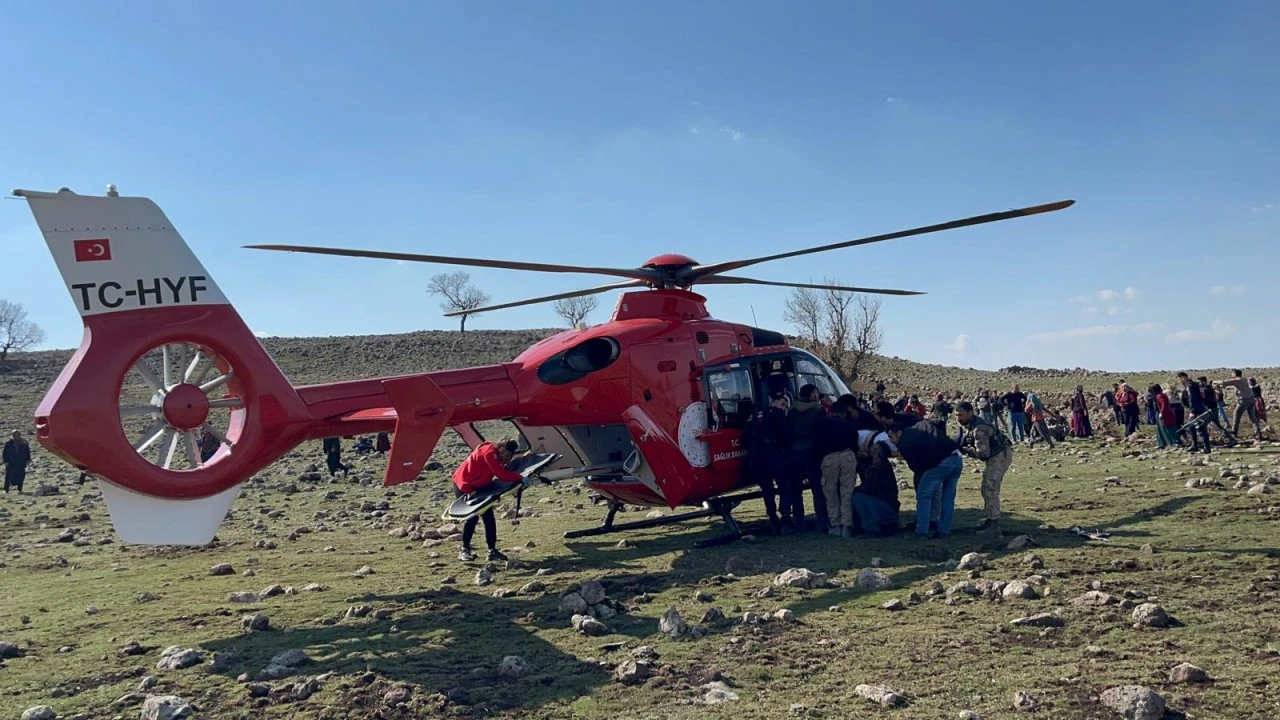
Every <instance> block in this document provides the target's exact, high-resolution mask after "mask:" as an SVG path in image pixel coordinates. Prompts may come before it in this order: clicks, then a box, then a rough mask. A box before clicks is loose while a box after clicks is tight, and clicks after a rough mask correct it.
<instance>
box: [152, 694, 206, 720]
mask: <svg viewBox="0 0 1280 720" xmlns="http://www.w3.org/2000/svg"><path fill="white" fill-rule="evenodd" d="M194 714H195V709H194V708H192V707H191V706H190V705H188V704H187V701H186V700H183V699H182V698H180V697H178V696H177V695H152V696H151V697H149V698H147V699H146V700H144V701H143V703H142V716H141V717H142V720H178V718H185V717H191V716H192V715H194Z"/></svg>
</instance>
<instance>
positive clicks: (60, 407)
mask: <svg viewBox="0 0 1280 720" xmlns="http://www.w3.org/2000/svg"><path fill="white" fill-rule="evenodd" d="M13 195H14V196H15V197H19V198H23V199H25V200H26V201H27V203H28V206H29V208H30V210H31V212H32V214H33V215H34V217H35V220H36V223H37V225H38V226H39V229H40V232H41V233H42V235H43V236H44V238H45V241H46V243H47V244H48V247H49V251H50V253H51V254H52V255H53V259H54V262H55V264H56V266H57V268H58V271H59V273H60V274H61V276H62V279H63V282H64V283H65V285H66V289H67V291H68V293H69V295H70V298H71V300H72V302H73V303H74V305H75V307H76V310H77V311H78V312H79V314H80V316H81V319H82V321H83V324H84V328H85V330H84V337H83V340H82V342H81V344H80V346H79V348H78V349H77V350H76V352H75V354H74V355H73V356H72V357H71V359H70V360H69V361H68V363H67V365H66V366H65V367H64V368H63V370H62V372H61V374H60V375H59V376H58V378H57V380H56V381H55V382H54V384H53V385H52V386H51V387H50V388H49V390H48V391H47V393H46V395H45V396H44V398H43V399H42V401H41V402H40V404H39V406H38V407H37V409H36V411H35V417H34V425H35V428H34V435H35V437H36V439H37V441H38V442H39V443H40V444H41V445H43V446H44V447H45V448H46V449H48V450H49V451H50V452H51V453H53V454H54V455H56V456H57V457H59V458H61V459H62V460H64V461H66V462H67V463H69V464H71V465H72V466H74V467H76V468H78V469H80V471H81V472H83V473H85V474H87V475H89V476H91V477H93V478H95V479H96V480H97V481H98V484H99V486H100V488H101V491H102V496H103V499H104V501H105V502H106V505H107V509H108V512H109V513H110V515H111V520H112V524H113V527H114V529H115V531H116V533H117V534H118V535H119V536H120V538H121V539H122V540H124V541H125V542H129V543H135V544H152V545H205V544H208V543H209V542H210V541H211V540H212V539H213V537H214V536H215V534H216V531H217V529H218V527H219V526H220V524H221V523H222V521H223V520H224V518H225V517H226V516H227V513H228V511H229V510H230V508H231V506H232V504H233V503H234V501H235V499H236V497H237V496H238V494H239V493H240V491H241V488H242V486H243V485H244V484H245V483H246V482H247V481H249V480H251V479H252V478H254V476H255V474H257V473H259V472H261V471H263V470H264V469H266V468H267V467H268V466H269V465H271V464H272V463H273V462H275V461H276V460H278V459H279V458H281V457H282V456H284V455H285V454H286V453H288V452H290V451H291V450H292V449H294V448H295V447H297V446H298V445H300V444H301V443H303V442H307V441H311V440H318V439H323V438H329V437H339V436H342V437H350V436H353V435H361V434H373V433H381V432H389V433H392V434H393V438H394V440H393V442H392V446H391V450H390V452H389V453H388V458H387V464H386V468H385V471H384V474H383V478H382V484H383V485H384V486H395V485H399V484H402V483H407V482H412V481H415V480H418V479H419V478H420V474H421V473H422V472H423V470H424V467H425V465H426V463H427V462H428V460H429V458H430V456H431V454H432V452H433V450H434V449H435V448H436V446H437V444H438V443H439V442H440V440H441V437H442V435H443V433H444V432H445V431H446V430H448V429H452V430H453V431H455V432H456V433H457V434H458V435H459V436H460V437H461V438H462V439H463V440H464V441H465V442H466V443H467V444H468V445H469V446H471V447H472V448H475V447H477V446H478V445H479V444H481V443H482V442H485V441H486V438H485V437H484V436H483V434H482V431H481V429H480V426H481V424H483V423H485V422H487V421H495V420H502V421H507V422H509V423H510V424H511V425H512V426H514V428H515V429H516V430H517V431H518V434H519V438H518V442H519V444H520V447H521V450H522V456H523V457H524V460H523V461H522V462H523V466H524V467H525V468H526V471H527V474H528V473H532V474H536V476H537V477H538V478H539V479H541V480H543V481H544V482H559V481H564V480H568V479H571V478H581V479H582V482H583V483H584V484H585V486H586V487H587V488H588V489H589V490H591V491H592V492H594V493H595V494H596V495H598V496H599V497H600V498H603V500H604V501H605V502H607V508H608V509H607V514H606V517H605V518H604V520H603V522H602V523H601V525H600V526H598V527H591V528H584V529H580V530H572V531H569V532H566V533H565V537H566V538H574V537H584V536H591V535H599V534H604V533H610V532H618V531H625V530H633V529H639V528H644V527H653V526H657V525H664V524H669V523H679V522H684V521H688V520H692V519H696V518H706V517H717V516H718V517H719V518H720V519H721V520H723V521H724V523H725V524H726V525H727V526H728V528H729V531H730V532H729V534H728V535H726V536H725V539H730V540H731V539H734V538H737V537H740V536H741V535H742V530H741V528H740V527H739V525H738V524H737V522H736V521H735V519H734V517H733V514H732V513H733V511H734V509H735V508H736V507H737V506H738V505H739V504H741V503H742V502H744V501H746V500H750V499H755V498H759V497H760V492H759V491H754V492H753V491H752V490H751V488H752V487H753V485H752V483H751V482H750V480H749V479H748V478H747V477H746V473H744V472H743V467H744V457H745V454H746V449H745V448H744V447H743V437H742V436H743V429H744V426H745V424H746V422H747V417H748V414H749V412H750V408H751V407H753V406H755V402H756V400H757V399H758V398H761V397H763V396H764V395H765V393H766V392H767V390H766V388H767V387H772V385H767V383H777V382H779V381H781V382H784V383H785V384H786V385H787V386H788V387H789V388H790V392H792V393H793V394H798V392H797V391H798V389H799V388H800V387H802V386H804V385H807V384H812V385H815V386H817V387H818V388H819V391H820V392H821V393H822V394H823V395H826V396H832V397H834V396H839V395H842V394H845V393H848V392H849V389H848V387H847V386H846V385H845V383H844V382H843V381H842V380H841V378H840V377H839V376H838V375H837V374H836V373H835V372H833V371H832V370H831V368H830V367H829V366H827V365H826V364H825V363H824V362H822V360H820V359H819V358H818V357H816V356H815V355H813V354H812V353H810V352H808V351H806V350H804V349H801V348H797V347H792V346H790V345H789V344H788V342H787V338H786V337H785V336H784V335H783V334H782V333H780V332H776V331H772V330H768V329H765V328H759V327H755V326H753V325H748V324H744V323H737V322H730V321H725V320H719V319H716V318H713V317H712V316H711V314H710V313H709V312H708V310H707V307H706V301H707V298H706V297H705V296H703V295H701V294H699V293H697V292H695V291H694V290H693V288H694V287H695V286H709V287H710V286H716V285H757V286H777V287H789V288H814V289H832V290H837V291H843V292H861V293H872V294H885V295H898V296H909V295H919V294H922V293H919V292H916V291H910V290H893V289H883V288H863V287H852V286H844V285H823V284H814V283H791V282H774V281H768V280H759V279H755V278H750V277H744V276H739V275H733V274H729V273H733V272H735V271H738V270H742V269H744V268H748V267H751V266H755V265H759V264H761V263H766V262H770V261H774V260H781V259H785V258H792V257H797V256H801V255H808V254H813V253H820V252H827V251H832V250H838V249H844V248H850V247H855V246H860V245H866V244H870V243H876V242H882V241H886V240H892V239H897V238H905V237H910V236H918V235H924V234H927V233H934V232H940V231H944V230H951V229H957V228H963V227H970V226H975V225H981V224H985V223H992V222H998V221H1003V220H1008V219H1013V218H1020V217H1027V216H1032V215H1039V214H1044V213H1048V212H1054V211H1057V210H1061V209H1064V208H1066V207H1069V206H1070V205H1072V204H1074V200H1063V201H1059V202H1054V203H1048V204H1043V205H1036V206H1031V207H1025V208H1021V209H1014V210H1007V211H1002V212H994V213H989V214H985V215H979V216H974V217H970V218H965V219H961V220H953V221H950V222H944V223H939V224H935V225H928V226H923V227H918V228H914V229H910V230H902V231H898V232H892V233H887V234H881V235H874V236H870V237H864V238H859V239H856V240H848V241H843V242H837V243H832V244H828V245H822V246H817V247H810V248H805V249H799V250H792V251H788V252H782V253H777V254H773V255H766V256H762V257H755V258H749V259H739V260H730V261H724V262H717V263H710V264H702V263H699V262H697V261H695V260H694V259H693V258H690V257H687V256H685V255H680V254H663V255H658V256H657V257H654V258H652V259H650V260H648V261H647V262H645V263H644V264H642V265H641V266H639V267H635V268H615V267H587V266H576V265H566V264H549V263H540V262H523V261H512V260H490V259H481V258H464V257H451V256H441V255H426V254H415V253H402V252H379V251H372V250H362V249H344V248H331V247H317V246H302V245H248V246H245V247H246V248H251V249H256V250H264V251H277V252H301V253H314V254H322V255H330V256H346V257H359V258H375V259H389V260H401V261H412V262H426V263H440V264H450V265H461V266H473V267H487V268H501V269H509V270H520V271H527V272H550V273H585V274H595V275H604V276H609V277H612V278H618V279H619V280H617V281H615V282H612V283H610V284H606V285H600V286H595V287H591V288H586V289H582V290H575V291H570V292H563V293H558V294H553V295H547V296H543V297H537V298H529V299H525V300H518V301H513V302H505V303H501V304H496V305H491V306H489V307H483V308H476V309H471V310H466V311H456V312H452V313H446V315H449V316H456V315H459V314H462V312H466V313H471V314H475V313H480V312H489V311H496V310H502V309H506V308H513V307H518V306H522V305H531V304H535V303H545V302H552V301H555V300H560V299H565V298H572V297H579V296H586V295H594V294H600V293H606V292H612V291H621V294H620V295H619V297H618V299H617V302H616V305H615V307H614V310H613V315H612V317H611V318H610V319H609V321H608V322H605V323H602V324H599V325H595V326H592V327H583V326H578V327H575V328H573V329H570V330H566V331H564V332H560V333H558V334H556V335H553V336H551V337H548V338H545V339H543V340H541V341H540V342H537V343H535V344H533V345H531V346H530V347H528V348H527V349H525V350H524V351H523V352H522V353H520V354H519V355H518V356H517V357H515V358H513V359H512V360H511V361H509V362H505V363H499V364H494V365H486V366H481V367H470V368H459V369H451V370H443V371H437V372H424V373H415V374H404V375H395V376H390V377H378V378H368V379H359V380H349V381H343V382H332V383H324V384H315V385H302V386H296V387H295V386H293V385H292V384H291V383H290V382H289V380H288V379H287V378H286V376H285V374H284V373H283V372H282V371H281V369H280V367H279V366H278V365H277V364H276V362H275V361H274V360H273V359H272V357H271V356H270V355H269V354H268V353H267V351H266V349H265V348H264V347H263V345H262V343H261V342H260V341H259V339H258V337H257V336H255V335H254V333H253V332H252V331H251V330H250V329H249V327H248V325H246V323H245V322H244V320H243V319H242V318H241V316H240V314H239V313H238V312H237V311H236V309H235V308H234V307H233V305H232V304H231V303H230V301H229V300H228V299H227V297H226V296H225V295H224V294H223V292H222V290H221V289H220V288H219V286H218V284H217V283H216V282H215V281H214V279H213V278H212V277H211V276H210V274H209V272H208V271H207V270H206V269H205V267H204V265H203V264H202V263H201V261H200V260H199V259H198V258H197V256H196V254H195V253H194V252H193V250H192V249H191V247H190V246H189V245H188V244H187V242H186V241H185V240H184V239H183V237H182V236H181V235H180V234H179V232H178V231H177V229H176V228H175V227H174V225H173V223H171V222H170V220H169V218H168V217H167V216H166V214H165V213H164V211H163V210H162V209H161V208H160V207H159V206H158V205H157V204H156V203H155V202H154V201H152V200H151V199H150V198H148V197H142V196H123V195H121V194H120V193H119V192H118V191H117V190H116V189H115V186H114V185H109V186H108V191H107V193H106V195H103V196H98V195H81V194H77V193H75V192H72V191H71V190H70V189H68V188H62V189H60V190H58V191H56V192H45V191H33V190H14V191H13ZM135 374H136V375H135ZM130 377H137V378H140V379H141V381H142V382H141V383H140V384H139V383H136V382H135V384H136V385H138V386H140V387H145V391H143V392H142V393H141V394H138V393H131V392H129V390H128V388H129V387H131V386H130V385H129V383H128V382H127V380H128V378H130ZM209 439H212V442H204V441H207V440H209ZM489 439H493V438H489ZM516 485H519V486H521V488H523V487H524V484H523V483H515V484H512V485H510V486H507V485H506V484H502V485H499V486H498V488H497V491H500V492H505V491H507V490H509V489H511V488H512V487H514V486H516ZM463 504H464V505H465V503H463ZM627 505H630V506H641V507H654V508H666V509H668V510H672V511H675V510H677V509H678V508H683V509H684V511H683V512H679V513H676V514H671V515H665V514H664V515H663V516H662V517H656V518H646V519H644V520H640V521H635V522H627V523H616V522H615V515H616V513H617V512H619V510H621V509H623V508H624V506H627ZM475 511H476V507H475V506H472V507H470V508H462V509H461V510H460V511H459V512H462V513H464V514H465V513H467V512H475ZM720 540H721V539H713V540H712V541H708V542H718V541H720Z"/></svg>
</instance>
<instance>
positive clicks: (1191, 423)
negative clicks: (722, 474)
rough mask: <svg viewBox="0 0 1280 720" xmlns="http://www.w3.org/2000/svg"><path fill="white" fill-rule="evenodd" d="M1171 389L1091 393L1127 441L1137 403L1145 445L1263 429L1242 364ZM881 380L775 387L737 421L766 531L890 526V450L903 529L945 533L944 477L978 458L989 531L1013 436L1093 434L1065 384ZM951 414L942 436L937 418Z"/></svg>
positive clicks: (1257, 396) (1261, 411)
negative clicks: (824, 391) (1146, 428)
mask: <svg viewBox="0 0 1280 720" xmlns="http://www.w3.org/2000/svg"><path fill="white" fill-rule="evenodd" d="M1177 383H1178V385H1179V386H1180V387H1178V389H1176V390H1175V389H1174V387H1173V386H1172V385H1171V386H1170V388H1169V389H1167V390H1166V388H1164V387H1163V386H1161V385H1159V384H1152V385H1151V386H1149V387H1148V388H1147V391H1146V394H1145V396H1139V395H1138V393H1137V392H1136V391H1135V390H1134V389H1133V387H1132V386H1130V385H1129V383H1128V382H1127V381H1125V380H1120V381H1119V382H1117V383H1114V385H1113V386H1112V389H1111V390H1109V391H1105V392H1103V393H1101V394H1100V395H1099V396H1098V398H1099V400H1100V401H1101V405H1102V409H1103V410H1104V411H1105V412H1108V413H1114V418H1115V421H1116V424H1117V426H1118V427H1119V428H1122V429H1123V430H1122V434H1123V435H1124V437H1125V438H1127V439H1128V440H1129V441H1135V440H1136V439H1137V438H1138V437H1139V436H1140V427H1141V420H1142V416H1143V412H1144V410H1145V412H1146V415H1147V423H1148V424H1149V425H1153V426H1154V429H1155V432H1154V435H1155V441H1156V444H1157V447H1158V448H1160V449H1164V448H1177V449H1183V450H1187V451H1191V452H1205V453H1208V452H1211V448H1212V447H1213V444H1214V443H1213V442H1212V441H1211V438H1210V434H1209V430H1210V426H1212V427H1213V428H1216V429H1217V431H1218V433H1219V434H1220V435H1221V440H1220V441H1219V444H1221V445H1222V446H1225V447H1234V446H1235V445H1237V444H1238V442H1239V440H1238V435H1239V433H1240V430H1241V427H1240V426H1241V422H1242V421H1243V420H1244V419H1245V418H1248V419H1249V420H1250V421H1251V422H1252V424H1253V429H1254V437H1255V438H1257V439H1262V438H1263V430H1264V427H1265V423H1266V418H1267V413H1266V404H1265V402H1264V401H1263V397H1262V389H1261V387H1260V386H1259V385H1258V383H1257V380H1256V379H1255V378H1249V379H1248V380H1246V379H1245V378H1244V376H1243V373H1242V371H1240V370H1234V371H1232V377H1230V378H1227V379H1224V380H1220V381H1218V382H1216V383H1215V382H1213V381H1210V380H1209V379H1208V378H1206V377H1204V376H1200V377H1197V378H1194V379H1193V378H1191V377H1190V376H1189V374H1188V373H1186V372H1181V373H1178V374H1177ZM1223 388H1233V389H1235V391H1236V398H1235V399H1236V406H1235V410H1234V423H1232V425H1231V427H1230V428H1228V427H1227V425H1226V423H1227V422H1228V415H1227V407H1226V402H1225V399H1224V396H1223V392H1222V389H1223ZM884 390H885V388H884V386H883V385H880V386H878V387H877V389H876V392H874V393H868V394H866V395H857V394H850V395H845V396H842V397H840V398H836V399H834V401H832V400H831V399H829V398H828V399H823V398H820V397H819V395H818V389H817V388H816V387H815V386H813V385H806V386H805V387H803V388H801V390H800V397H799V398H798V399H796V400H794V401H793V400H792V398H791V397H790V392H789V391H788V390H787V389H786V388H785V387H782V386H779V387H778V388H776V389H773V390H771V391H770V397H769V404H768V406H767V407H765V408H762V409H760V410H758V411H756V412H755V413H754V414H753V415H752V416H751V419H750V421H749V422H748V425H747V428H746V447H747V472H748V473H749V476H750V478H751V480H752V481H753V482H754V483H755V484H756V485H758V486H759V487H760V488H761V490H762V491H763V494H764V500H765V510H766V513H767V514H768V517H769V522H770V525H771V527H772V528H773V531H774V532H775V533H776V534H781V535H786V534H791V533H795V532H801V531H804V530H813V529H816V530H817V531H819V532H828V533H830V534H832V535H838V536H840V537H852V536H854V535H859V534H873V535H888V534H893V533H896V532H898V531H899V530H900V527H899V520H898V513H899V509H900V503H899V501H898V489H899V485H898V482H897V478H896V475H895V464H894V463H892V462H890V460H891V459H893V458H897V459H900V460H901V461H902V463H903V464H905V465H906V467H907V469H908V470H909V471H910V472H911V475H912V485H913V487H914V489H915V495H916V515H915V519H914V521H913V523H912V524H910V525H908V526H907V527H908V528H913V529H914V533H915V534H916V535H917V536H921V537H926V538H934V537H945V536H946V535H947V534H949V533H950V532H951V528H952V519H953V516H954V511H955V495H956V486H957V483H958V481H959V477H960V475H961V473H962V472H963V469H964V463H965V461H966V460H969V461H976V462H980V463H981V464H982V486H981V493H982V499H983V520H982V523H981V524H980V525H979V527H978V528H977V529H978V531H979V532H984V533H995V534H999V533H1000V517H1001V510H1000V488H1001V485H1002V483H1003V479H1004V475H1005V474H1006V473H1007V472H1008V471H1009V468H1010V467H1011V465H1012V463H1013V449H1014V447H1015V446H1016V445H1017V444H1019V443H1022V444H1025V445H1027V446H1028V447H1033V446H1035V445H1036V444H1037V443H1044V444H1045V445H1047V446H1048V447H1049V448H1054V447H1056V445H1057V443H1058V442H1061V441H1063V440H1065V439H1066V438H1067V437H1073V438H1088V437H1092V436H1093V435H1094V434H1095V430H1094V422H1093V419H1092V418H1091V405H1092V403H1091V399H1090V397H1089V396H1087V395H1086V393H1085V390H1084V387H1083V386H1082V385H1077V386H1076V390H1075V392H1074V393H1073V394H1071V395H1070V396H1069V397H1067V398H1066V400H1065V402H1060V403H1057V405H1058V406H1057V407H1054V406H1053V404H1051V403H1046V402H1045V401H1044V400H1042V399H1041V397H1040V396H1039V395H1038V394H1037V393H1036V392H1034V391H1023V389H1022V388H1021V387H1020V386H1019V385H1016V384H1015V385H1013V386H1012V388H1011V389H1010V390H1009V391H1008V392H1004V393H998V392H996V391H992V390H986V389H980V390H978V391H977V392H976V393H974V394H973V395H972V399H970V400H966V399H963V398H964V394H963V393H961V392H956V393H954V394H953V395H951V396H950V397H948V396H947V395H945V394H937V395H936V396H935V397H934V398H933V401H932V404H931V405H929V406H926V405H925V404H924V403H923V402H921V400H920V397H919V395H909V394H906V393H903V394H902V395H900V396H899V397H898V398H897V399H896V400H894V401H893V402H890V401H889V400H888V398H886V397H885V394H884ZM953 415H954V417H955V420H956V421H957V423H958V427H957V428H956V433H955V434H954V435H952V434H950V433H949V432H948V429H947V426H948V422H949V421H950V420H951V418H952V416H953ZM806 487H807V488H808V489H809V490H810V493H811V495H812V499H811V508H812V512H813V521H812V522H808V521H807V519H806V510H805V497H804V494H805V493H804V490H805V488H806Z"/></svg>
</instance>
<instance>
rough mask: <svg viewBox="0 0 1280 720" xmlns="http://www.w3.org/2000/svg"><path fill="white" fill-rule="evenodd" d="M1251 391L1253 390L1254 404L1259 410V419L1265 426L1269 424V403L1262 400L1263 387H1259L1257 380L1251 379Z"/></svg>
mask: <svg viewBox="0 0 1280 720" xmlns="http://www.w3.org/2000/svg"><path fill="white" fill-rule="evenodd" d="M1249 389H1250V390H1253V403H1254V406H1255V407H1256V408H1257V410H1258V419H1259V420H1261V421H1262V424H1264V425H1265V424H1266V423H1267V403H1266V401H1264V400H1263V399H1262V387H1261V386H1260V385H1258V379H1257V378H1249Z"/></svg>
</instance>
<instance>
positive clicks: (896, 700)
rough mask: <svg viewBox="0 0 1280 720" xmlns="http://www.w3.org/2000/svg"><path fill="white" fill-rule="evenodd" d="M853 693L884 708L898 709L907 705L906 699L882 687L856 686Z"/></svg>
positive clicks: (890, 689)
mask: <svg viewBox="0 0 1280 720" xmlns="http://www.w3.org/2000/svg"><path fill="white" fill-rule="evenodd" d="M853 692H854V694H855V695H857V696H858V697H861V698H866V699H867V700H870V701H871V702H873V703H877V704H879V705H883V706H884V707H899V706H902V705H906V704H907V699H906V698H905V697H903V695H902V694H901V693H899V692H897V691H895V690H893V689H892V688H889V687H886V686H884V685H858V686H857V687H855V688H854V689H853Z"/></svg>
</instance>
